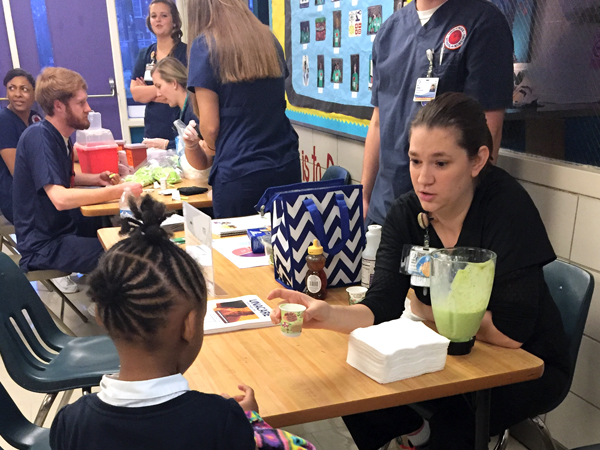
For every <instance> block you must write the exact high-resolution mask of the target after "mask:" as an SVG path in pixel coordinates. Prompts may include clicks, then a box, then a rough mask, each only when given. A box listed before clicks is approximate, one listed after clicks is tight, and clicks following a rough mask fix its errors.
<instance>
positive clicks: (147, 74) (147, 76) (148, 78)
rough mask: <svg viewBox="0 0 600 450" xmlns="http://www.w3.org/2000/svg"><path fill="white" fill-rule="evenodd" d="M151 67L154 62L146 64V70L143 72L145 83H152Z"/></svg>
mask: <svg viewBox="0 0 600 450" xmlns="http://www.w3.org/2000/svg"><path fill="white" fill-rule="evenodd" d="M152 69H154V64H146V71H145V72H144V81H145V82H147V83H152Z"/></svg>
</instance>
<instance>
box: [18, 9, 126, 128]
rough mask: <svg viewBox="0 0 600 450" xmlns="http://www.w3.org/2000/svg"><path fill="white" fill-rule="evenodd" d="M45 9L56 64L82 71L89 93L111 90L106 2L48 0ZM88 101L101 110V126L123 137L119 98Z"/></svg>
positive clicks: (110, 53)
mask: <svg viewBox="0 0 600 450" xmlns="http://www.w3.org/2000/svg"><path fill="white" fill-rule="evenodd" d="M21 1H22V0H21ZM46 11H47V13H48V24H49V26H50V35H51V38H52V44H53V49H54V63H55V65H56V66H62V67H67V68H69V69H72V70H75V71H77V72H79V73H80V74H81V75H82V76H83V77H84V78H85V80H86V82H87V84H88V94H108V93H109V92H110V90H109V87H108V78H109V77H113V78H114V77H115V71H114V66H113V61H112V50H111V47H110V35H109V29H108V16H107V12H106V2H104V1H81V0H46ZM65 11H68V12H69V14H68V15H65ZM89 103H90V106H91V107H92V109H94V110H95V111H99V112H100V113H101V114H102V126H103V127H104V128H108V129H109V130H111V131H112V132H113V135H114V137H115V139H121V124H120V121H119V108H118V103H117V98H116V97H110V98H98V99H90V101H89Z"/></svg>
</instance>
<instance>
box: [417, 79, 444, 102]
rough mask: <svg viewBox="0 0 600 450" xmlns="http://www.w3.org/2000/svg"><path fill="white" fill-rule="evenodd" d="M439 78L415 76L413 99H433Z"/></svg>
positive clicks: (426, 100)
mask: <svg viewBox="0 0 600 450" xmlns="http://www.w3.org/2000/svg"><path fill="white" fill-rule="evenodd" d="M439 83H440V79H439V78H417V86H416V87H415V96H414V98H413V101H415V102H421V103H427V102H430V101H431V100H433V99H434V98H435V96H436V93H437V88H438V84H439Z"/></svg>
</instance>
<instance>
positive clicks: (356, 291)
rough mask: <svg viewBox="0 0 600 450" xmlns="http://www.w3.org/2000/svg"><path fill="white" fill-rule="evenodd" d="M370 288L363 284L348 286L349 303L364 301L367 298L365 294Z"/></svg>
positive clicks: (354, 303)
mask: <svg viewBox="0 0 600 450" xmlns="http://www.w3.org/2000/svg"><path fill="white" fill-rule="evenodd" d="M367 291H368V289H367V288H366V287H362V286H351V287H349V288H346V292H347V293H348V303H349V304H351V305H356V304H357V303H360V302H362V301H363V300H364V299H365V295H367Z"/></svg>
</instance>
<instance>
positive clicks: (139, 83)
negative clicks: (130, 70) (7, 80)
mask: <svg viewBox="0 0 600 450" xmlns="http://www.w3.org/2000/svg"><path fill="white" fill-rule="evenodd" d="M131 84H132V85H133V86H147V84H146V82H145V81H144V79H143V78H142V77H137V78H136V79H135V80H131Z"/></svg>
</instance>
